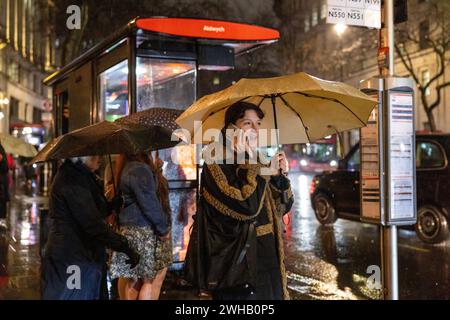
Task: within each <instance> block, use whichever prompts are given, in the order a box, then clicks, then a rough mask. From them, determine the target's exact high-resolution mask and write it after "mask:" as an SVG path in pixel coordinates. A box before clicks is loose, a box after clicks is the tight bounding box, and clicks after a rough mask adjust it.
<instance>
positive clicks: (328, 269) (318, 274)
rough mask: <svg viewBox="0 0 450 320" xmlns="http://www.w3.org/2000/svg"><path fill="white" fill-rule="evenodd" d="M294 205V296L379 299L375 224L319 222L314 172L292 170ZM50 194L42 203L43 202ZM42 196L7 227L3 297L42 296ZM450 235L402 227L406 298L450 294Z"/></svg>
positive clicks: (172, 293) (174, 294)
mask: <svg viewBox="0 0 450 320" xmlns="http://www.w3.org/2000/svg"><path fill="white" fill-rule="evenodd" d="M290 176H291V179H292V183H293V186H294V194H295V205H294V208H293V209H292V213H291V214H290V218H287V217H286V218H285V219H284V221H285V223H286V226H285V228H286V232H285V239H286V242H285V247H286V252H285V254H286V269H287V278H288V288H289V291H290V294H291V298H292V299H301V300H303V299H306V300H315V299H325V300H358V299H380V292H379V291H378V290H376V289H372V290H370V289H368V286H367V279H368V277H369V276H370V275H371V273H368V272H367V268H368V267H369V266H370V265H378V266H379V265H380V245H379V231H378V227H377V226H373V225H369V224H362V223H359V222H354V221H348V220H342V219H340V220H338V221H337V222H336V224H335V225H334V226H333V227H325V226H322V225H320V223H318V222H317V220H316V218H315V216H314V211H313V210H312V208H311V202H310V198H309V186H310V182H311V178H312V176H311V175H305V174H299V173H291V174H290ZM43 201H44V203H43ZM40 205H45V200H44V199H42V198H33V197H29V196H25V195H22V196H21V197H19V199H17V201H16V202H15V206H16V207H15V209H14V215H13V216H12V217H13V219H14V220H12V221H11V223H12V224H13V225H15V226H16V227H15V228H14V229H12V230H11V231H9V232H6V231H5V230H1V246H0V248H1V249H2V255H1V269H0V272H1V276H0V299H39V298H40V284H39V267H40V256H39V218H38V216H39V214H38V213H39V207H40ZM449 264H450V242H449V241H447V242H446V243H443V244H439V245H428V244H425V243H423V242H422V241H420V240H419V239H418V238H417V236H416V235H415V233H414V231H409V230H402V231H400V232H399V286H400V298H401V299H414V300H415V299H449V298H450V265H449ZM171 278H172V277H169V279H168V281H167V282H166V284H165V285H164V289H163V293H162V297H161V298H162V299H169V298H170V299H199V298H198V297H197V295H196V292H195V290H192V289H191V288H189V287H183V286H180V285H177V284H176V283H175V281H171Z"/></svg>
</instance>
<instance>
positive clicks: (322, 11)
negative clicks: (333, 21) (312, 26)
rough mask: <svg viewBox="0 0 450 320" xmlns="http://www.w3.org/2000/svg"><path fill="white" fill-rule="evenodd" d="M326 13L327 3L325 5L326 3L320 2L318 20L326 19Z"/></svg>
mask: <svg viewBox="0 0 450 320" xmlns="http://www.w3.org/2000/svg"><path fill="white" fill-rule="evenodd" d="M327 11H328V6H327V3H326V1H324V0H322V4H321V7H320V19H321V20H323V19H326V18H327V13H328V12H327Z"/></svg>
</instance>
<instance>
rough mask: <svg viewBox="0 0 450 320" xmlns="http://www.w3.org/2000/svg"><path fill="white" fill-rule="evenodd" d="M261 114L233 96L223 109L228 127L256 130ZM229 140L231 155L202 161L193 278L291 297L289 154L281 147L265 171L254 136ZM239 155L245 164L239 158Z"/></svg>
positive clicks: (238, 292)
mask: <svg viewBox="0 0 450 320" xmlns="http://www.w3.org/2000/svg"><path fill="white" fill-rule="evenodd" d="M263 118H264V113H263V112H262V111H261V109H259V108H258V107H257V106H256V105H253V104H250V103H246V102H238V103H235V104H234V105H232V106H230V107H229V108H228V109H227V111H226V113H225V119H224V120H225V121H224V122H225V127H224V129H223V132H224V133H225V131H226V130H227V129H230V128H235V129H238V132H241V133H244V135H246V136H252V134H251V133H253V137H257V135H258V130H259V128H260V124H261V121H262V119H263ZM241 137H242V135H241ZM230 140H233V141H230ZM224 142H226V143H225V144H227V145H228V146H230V145H231V148H232V150H226V151H231V152H229V153H227V152H226V151H225V152H224V154H231V155H232V158H233V159H229V158H227V159H226V161H218V160H223V159H220V158H218V157H215V158H214V161H212V162H211V161H208V159H206V163H207V164H206V165H205V166H204V168H203V172H202V178H201V198H200V200H199V205H198V206H199V207H198V212H197V215H196V217H195V222H194V227H193V231H192V236H191V241H190V243H189V247H188V253H187V258H186V270H185V271H186V274H187V278H188V280H189V281H190V282H191V283H193V284H196V285H197V286H198V287H199V288H200V289H203V290H205V289H206V290H211V291H212V293H213V298H214V299H225V300H234V299H239V300H247V299H248V300H252V299H264V300H267V299H287V298H288V292H287V289H286V275H285V267H284V254H283V241H282V217H283V215H284V214H285V213H287V212H288V211H289V210H290V208H291V206H292V204H293V196H292V192H291V189H290V183H289V180H288V178H287V177H286V176H285V174H284V173H286V172H287V162H286V158H285V155H284V154H283V153H277V154H276V155H275V156H274V157H273V159H272V161H271V164H270V167H268V168H266V169H269V170H266V171H263V170H262V169H263V168H264V166H263V165H262V164H260V163H255V162H254V163H255V164H249V162H250V160H251V159H252V156H253V154H254V153H252V152H251V142H250V141H248V140H246V141H243V140H240V139H239V138H237V140H236V138H235V137H232V136H231V135H227V138H226V139H225V141H224ZM215 147H216V146H215ZM224 148H227V146H224ZM242 153H244V154H242ZM240 156H243V157H244V158H245V159H246V160H247V161H246V163H245V164H236V160H237V159H238V158H239V157H240ZM230 160H232V161H230ZM253 160H257V159H253ZM224 163H226V164H224ZM280 168H281V170H280ZM267 173H269V175H267Z"/></svg>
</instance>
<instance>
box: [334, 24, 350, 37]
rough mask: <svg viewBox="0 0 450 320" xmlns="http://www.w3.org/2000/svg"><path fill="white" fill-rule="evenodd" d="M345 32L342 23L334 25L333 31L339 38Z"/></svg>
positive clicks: (344, 26) (345, 28)
mask: <svg viewBox="0 0 450 320" xmlns="http://www.w3.org/2000/svg"><path fill="white" fill-rule="evenodd" d="M345 30H347V26H346V25H345V24H342V23H338V24H335V25H334V31H336V33H337V35H338V36H339V37H340V36H341V35H342V34H343V33H344V32H345Z"/></svg>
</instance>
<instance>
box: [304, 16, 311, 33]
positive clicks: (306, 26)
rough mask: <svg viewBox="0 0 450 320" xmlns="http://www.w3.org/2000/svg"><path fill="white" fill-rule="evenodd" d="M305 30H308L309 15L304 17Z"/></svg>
mask: <svg viewBox="0 0 450 320" xmlns="http://www.w3.org/2000/svg"><path fill="white" fill-rule="evenodd" d="M304 23H305V32H308V31H309V27H310V23H309V17H306V19H305V22H304Z"/></svg>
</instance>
